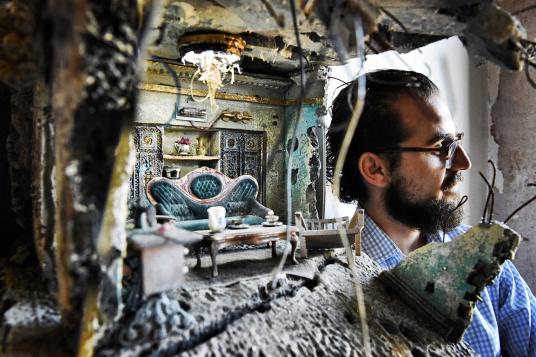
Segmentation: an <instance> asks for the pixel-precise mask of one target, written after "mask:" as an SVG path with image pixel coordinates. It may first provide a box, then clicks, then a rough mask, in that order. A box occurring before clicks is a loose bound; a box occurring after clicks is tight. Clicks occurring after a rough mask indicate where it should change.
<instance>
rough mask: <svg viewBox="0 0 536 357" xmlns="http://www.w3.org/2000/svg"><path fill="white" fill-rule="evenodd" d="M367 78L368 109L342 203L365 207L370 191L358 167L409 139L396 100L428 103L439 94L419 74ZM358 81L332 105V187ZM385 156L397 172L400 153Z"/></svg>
mask: <svg viewBox="0 0 536 357" xmlns="http://www.w3.org/2000/svg"><path fill="white" fill-rule="evenodd" d="M364 76H366V95H365V105H364V107H363V112H362V113H361V117H360V119H359V124H358V126H357V129H356V132H355V133H354V136H353V139H352V142H351V144H350V148H349V150H348V155H347V157H346V160H345V162H344V167H343V169H342V176H341V187H340V199H341V201H342V202H347V203H350V202H354V201H356V200H358V201H359V202H360V203H361V204H362V203H365V202H366V201H367V199H368V192H367V188H366V186H365V183H364V181H363V178H362V176H361V173H360V172H359V169H358V166H357V162H358V160H359V158H360V157H361V155H362V154H363V153H365V152H375V150H378V149H381V148H386V147H392V146H396V145H398V144H400V143H401V142H402V141H404V140H406V139H407V138H408V137H409V135H410V133H409V132H408V131H407V130H406V128H405V127H404V125H403V124H402V121H401V119H400V116H399V112H398V110H397V109H396V108H395V107H394V105H393V104H394V103H395V102H396V100H397V99H399V98H400V97H402V96H404V95H408V96H418V97H421V98H425V99H427V98H429V97H430V96H432V95H433V94H436V93H437V92H438V89H437V87H436V85H435V84H434V83H433V82H432V81H430V79H428V77H426V76H425V75H422V74H420V73H416V72H411V71H401V70H394V69H386V70H379V71H374V72H370V73H367V74H364ZM358 81H359V78H357V79H355V80H353V81H352V82H350V83H349V84H348V85H347V86H346V87H345V88H344V89H343V90H341V91H340V93H339V94H338V95H337V97H336V98H335V100H334V101H333V105H332V110H331V113H332V114H331V116H332V121H331V125H330V127H329V129H328V133H327V145H326V146H327V147H326V150H327V154H326V174H327V179H328V181H329V182H331V183H333V177H334V171H335V164H336V162H337V158H338V157H339V151H340V146H341V144H342V141H343V138H344V135H345V133H346V129H347V127H348V123H349V121H350V118H351V116H352V111H353V109H354V108H353V107H354V106H355V102H356V98H357V88H358ZM350 95H351V98H350ZM382 156H383V157H385V158H386V159H387V160H388V163H389V167H390V169H391V170H394V169H396V167H397V166H398V164H399V161H400V153H386V154H382Z"/></svg>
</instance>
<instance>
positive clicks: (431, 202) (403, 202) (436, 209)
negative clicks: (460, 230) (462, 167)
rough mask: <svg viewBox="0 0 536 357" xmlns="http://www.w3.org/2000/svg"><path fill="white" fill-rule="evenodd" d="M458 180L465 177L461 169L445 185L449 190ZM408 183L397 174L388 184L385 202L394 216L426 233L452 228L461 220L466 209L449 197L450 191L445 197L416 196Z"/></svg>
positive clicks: (446, 179)
mask: <svg viewBox="0 0 536 357" xmlns="http://www.w3.org/2000/svg"><path fill="white" fill-rule="evenodd" d="M458 181H461V174H460V173H458V174H456V175H452V176H449V177H447V178H445V181H444V182H443V185H442V187H441V189H442V190H443V192H445V193H446V192H447V191H449V190H450V189H451V188H453V187H454V186H455V184H456V183H457V182H458ZM408 186H409V185H408V183H407V181H406V180H405V179H403V178H401V177H398V176H395V177H394V178H393V182H392V184H391V185H390V186H389V187H388V188H387V191H386V193H385V206H386V209H387V212H388V213H389V215H390V216H391V217H392V218H394V219H396V220H397V221H399V222H400V223H403V224H405V225H407V226H409V227H411V228H416V229H418V230H420V231H421V233H424V234H430V233H435V232H437V231H438V230H442V231H449V230H451V229H453V228H455V227H457V226H458V225H459V224H460V223H461V220H462V216H463V209H462V208H461V207H457V206H458V204H457V202H452V201H447V199H446V198H445V197H446V195H443V199H424V200H416V199H415V198H414V196H415V195H414V194H413V193H412V192H411V191H409V190H408ZM456 197H457V196H456Z"/></svg>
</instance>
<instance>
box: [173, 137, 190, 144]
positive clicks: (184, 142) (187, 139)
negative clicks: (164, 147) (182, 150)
mask: <svg viewBox="0 0 536 357" xmlns="http://www.w3.org/2000/svg"><path fill="white" fill-rule="evenodd" d="M176 142H177V143H178V144H181V145H190V139H189V138H187V137H185V136H183V137H181V138H180V139H179V140H177V141H176Z"/></svg>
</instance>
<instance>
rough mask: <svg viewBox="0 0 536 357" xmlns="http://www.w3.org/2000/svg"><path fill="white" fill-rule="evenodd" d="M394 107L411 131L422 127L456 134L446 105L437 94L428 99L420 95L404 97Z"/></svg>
mask: <svg viewBox="0 0 536 357" xmlns="http://www.w3.org/2000/svg"><path fill="white" fill-rule="evenodd" d="M393 106H394V107H395V108H396V109H397V110H398V113H399V117H400V119H401V120H402V122H403V123H404V126H405V127H406V129H407V130H409V131H415V130H417V129H419V128H421V127H423V126H424V127H431V126H434V127H436V130H439V131H442V132H446V133H454V132H455V125H454V121H453V120H452V116H451V114H450V110H449V108H448V106H447V105H446V103H445V102H444V101H443V100H442V99H441V98H440V96H439V95H437V94H432V95H431V96H430V97H428V98H423V97H421V96H418V95H412V94H407V95H402V96H400V97H399V98H398V99H397V100H396V101H395V102H394V103H393Z"/></svg>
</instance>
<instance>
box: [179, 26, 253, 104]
mask: <svg viewBox="0 0 536 357" xmlns="http://www.w3.org/2000/svg"><path fill="white" fill-rule="evenodd" d="M245 46H246V42H245V41H244V40H243V39H242V38H241V37H238V36H233V35H228V34H223V33H213V34H192V35H186V36H183V37H182V38H181V40H180V42H179V51H180V52H181V53H182V63H184V64H185V63H190V64H193V65H194V66H196V67H197V70H196V71H195V73H194V75H193V76H192V80H191V81H190V93H191V95H192V98H193V99H194V100H195V101H197V102H203V101H205V100H207V99H209V100H210V108H211V110H212V111H215V110H216V109H217V108H218V105H217V104H216V100H215V98H216V91H217V90H218V89H220V88H222V87H223V81H224V80H225V77H226V76H227V74H228V73H230V74H231V79H230V83H231V84H232V83H234V73H235V70H236V71H237V72H238V73H241V71H240V67H239V65H238V61H239V60H240V55H241V54H242V51H243V50H244V48H245ZM197 76H199V77H198V80H199V81H201V82H203V83H205V84H206V85H207V87H208V91H207V95H206V96H205V97H204V98H203V99H200V100H199V99H196V98H194V96H193V81H194V80H195V79H196V77H197Z"/></svg>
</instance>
